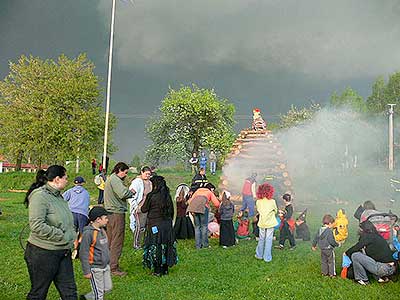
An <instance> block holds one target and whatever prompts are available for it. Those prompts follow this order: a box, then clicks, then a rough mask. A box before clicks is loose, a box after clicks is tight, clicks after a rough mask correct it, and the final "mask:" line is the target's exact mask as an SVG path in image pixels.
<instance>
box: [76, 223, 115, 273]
mask: <svg viewBox="0 0 400 300" xmlns="http://www.w3.org/2000/svg"><path fill="white" fill-rule="evenodd" d="M79 258H80V260H81V264H82V271H83V274H85V275H86V274H89V273H90V269H91V268H99V269H104V268H105V267H107V265H108V264H109V263H110V252H109V250H108V240H107V235H106V232H105V230H104V229H102V228H101V229H96V228H94V227H93V225H91V224H90V225H88V226H86V227H85V228H84V229H83V234H82V241H81V245H80V248H79Z"/></svg>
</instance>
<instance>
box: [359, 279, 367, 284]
mask: <svg viewBox="0 0 400 300" xmlns="http://www.w3.org/2000/svg"><path fill="white" fill-rule="evenodd" d="M357 283H358V284H361V285H368V284H369V282H368V281H363V280H361V279H360V280H358V281H357Z"/></svg>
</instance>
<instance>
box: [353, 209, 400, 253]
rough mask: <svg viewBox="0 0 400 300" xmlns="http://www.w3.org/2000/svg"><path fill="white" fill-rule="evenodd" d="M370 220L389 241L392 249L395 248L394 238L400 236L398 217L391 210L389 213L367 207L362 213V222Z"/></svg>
mask: <svg viewBox="0 0 400 300" xmlns="http://www.w3.org/2000/svg"><path fill="white" fill-rule="evenodd" d="M366 220H368V221H370V222H371V223H372V224H374V226H375V228H376V230H377V231H378V232H379V234H380V235H381V236H382V237H383V238H384V239H385V240H386V241H387V242H388V244H389V247H390V249H392V250H393V251H394V250H395V247H394V244H393V238H394V237H396V238H398V237H399V233H400V232H399V230H398V228H399V225H398V224H397V221H398V217H397V215H395V214H394V213H392V212H391V211H389V212H388V213H383V212H379V211H376V210H370V209H367V210H365V211H364V212H363V213H362V214H361V218H360V222H364V221H366Z"/></svg>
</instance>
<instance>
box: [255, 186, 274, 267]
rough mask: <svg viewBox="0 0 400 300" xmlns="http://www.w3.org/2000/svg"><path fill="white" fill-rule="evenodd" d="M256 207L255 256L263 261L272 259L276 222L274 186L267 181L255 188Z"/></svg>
mask: <svg viewBox="0 0 400 300" xmlns="http://www.w3.org/2000/svg"><path fill="white" fill-rule="evenodd" d="M256 195H257V201H256V207H257V211H258V213H259V215H260V216H259V218H258V227H259V230H260V234H259V235H260V237H259V240H258V245H257V249H256V255H255V257H256V258H257V259H263V260H264V261H265V262H270V261H271V260H272V253H271V249H272V239H273V236H274V227H275V226H276V225H277V224H278V221H277V220H276V213H277V212H278V208H277V206H276V202H275V200H274V199H273V198H272V197H273V196H274V188H273V186H272V185H270V184H269V183H264V184H262V185H260V186H259V187H258V189H257V194H256Z"/></svg>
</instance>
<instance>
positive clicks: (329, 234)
mask: <svg viewBox="0 0 400 300" xmlns="http://www.w3.org/2000/svg"><path fill="white" fill-rule="evenodd" d="M322 224H323V225H322V227H321V228H320V229H319V230H318V232H317V234H316V235H315V238H314V240H313V242H312V247H311V249H312V250H313V251H316V250H317V245H318V247H319V248H320V250H321V272H322V275H324V276H330V277H335V276H336V270H335V252H334V248H335V247H337V246H339V244H338V243H337V242H336V241H335V237H334V236H333V230H332V229H333V227H334V226H335V219H334V218H333V217H332V216H331V215H325V216H324V217H323V218H322Z"/></svg>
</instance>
